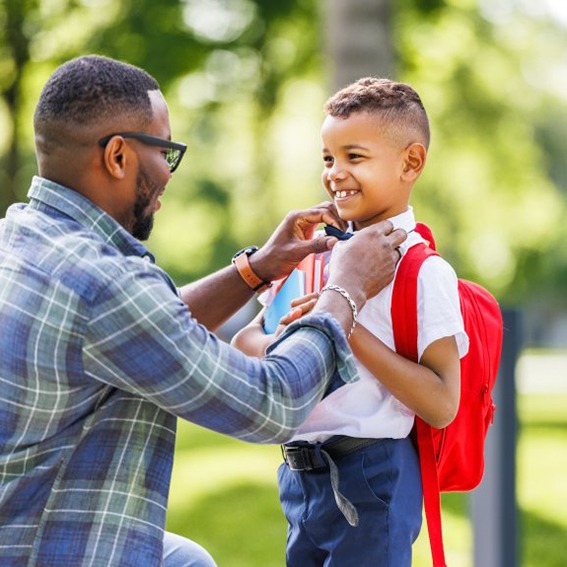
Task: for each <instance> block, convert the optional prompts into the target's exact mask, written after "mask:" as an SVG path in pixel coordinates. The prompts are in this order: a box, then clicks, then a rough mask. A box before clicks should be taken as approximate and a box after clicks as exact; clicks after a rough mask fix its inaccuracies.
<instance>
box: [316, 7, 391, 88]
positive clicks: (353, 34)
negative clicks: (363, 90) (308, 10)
mask: <svg viewBox="0 0 567 567" xmlns="http://www.w3.org/2000/svg"><path fill="white" fill-rule="evenodd" d="M323 13H324V14H325V16H324V18H325V42H326V52H327V53H328V55H329V57H328V61H329V62H330V63H329V64H330V66H331V67H330V69H329V71H328V72H329V78H330V87H331V89H332V92H335V91H336V90H338V89H340V88H342V87H344V86H346V85H347V84H349V83H352V82H353V81H356V80H357V79H360V78H361V77H366V76H369V75H372V76H377V77H386V78H392V77H391V75H392V72H393V59H394V56H393V49H392V42H391V37H390V7H389V2H388V0H327V2H326V4H325V9H324V11H323Z"/></svg>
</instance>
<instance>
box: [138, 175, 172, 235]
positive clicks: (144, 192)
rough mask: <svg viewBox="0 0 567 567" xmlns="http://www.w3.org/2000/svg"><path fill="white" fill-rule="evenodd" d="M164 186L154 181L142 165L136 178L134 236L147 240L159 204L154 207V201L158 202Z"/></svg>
mask: <svg viewBox="0 0 567 567" xmlns="http://www.w3.org/2000/svg"><path fill="white" fill-rule="evenodd" d="M163 189H164V188H161V187H160V186H159V185H157V184H156V183H154V182H153V181H152V180H151V178H150V176H149V175H148V172H147V171H146V168H145V167H144V166H143V165H140V169H139V171H138V178H137V180H136V201H135V202H134V224H133V226H132V236H133V237H134V238H137V239H138V240H147V239H148V238H149V237H150V233H151V232H152V228H153V226H154V214H155V211H156V210H157V209H158V208H159V206H157V207H156V206H154V207H152V202H154V201H155V202H157V204H158V205H159V201H156V200H155V199H156V197H159V195H161V193H162V192H163Z"/></svg>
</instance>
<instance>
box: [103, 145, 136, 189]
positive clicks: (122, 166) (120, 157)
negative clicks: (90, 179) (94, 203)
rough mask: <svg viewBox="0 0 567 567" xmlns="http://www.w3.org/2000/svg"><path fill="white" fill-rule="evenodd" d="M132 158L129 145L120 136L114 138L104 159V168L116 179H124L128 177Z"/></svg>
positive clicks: (106, 148)
mask: <svg viewBox="0 0 567 567" xmlns="http://www.w3.org/2000/svg"><path fill="white" fill-rule="evenodd" d="M130 158H131V153H130V151H129V148H128V144H126V142H125V141H124V138H122V137H120V136H114V137H112V138H111V139H110V140H109V142H108V144H106V146H105V148H104V152H103V157H102V159H103V165H104V168H105V169H106V170H107V171H108V173H109V174H110V175H112V177H115V178H116V179H123V178H124V177H125V176H126V165H127V164H128V163H129V161H130Z"/></svg>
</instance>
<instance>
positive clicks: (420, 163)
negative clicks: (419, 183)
mask: <svg viewBox="0 0 567 567" xmlns="http://www.w3.org/2000/svg"><path fill="white" fill-rule="evenodd" d="M426 158H427V150H426V149H425V146H424V145H423V144H420V143H419V142H414V143H413V144H410V145H409V146H408V147H407V148H406V149H405V150H404V165H403V170H402V179H403V180H404V181H415V180H416V179H417V178H418V177H419V175H420V173H421V172H422V171H423V168H424V167H425V160H426Z"/></svg>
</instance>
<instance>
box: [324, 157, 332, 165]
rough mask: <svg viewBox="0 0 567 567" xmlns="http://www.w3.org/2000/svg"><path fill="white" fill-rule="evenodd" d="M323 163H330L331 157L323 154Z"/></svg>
mask: <svg viewBox="0 0 567 567" xmlns="http://www.w3.org/2000/svg"><path fill="white" fill-rule="evenodd" d="M323 163H325V165H332V163H333V158H332V157H331V156H323Z"/></svg>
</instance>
